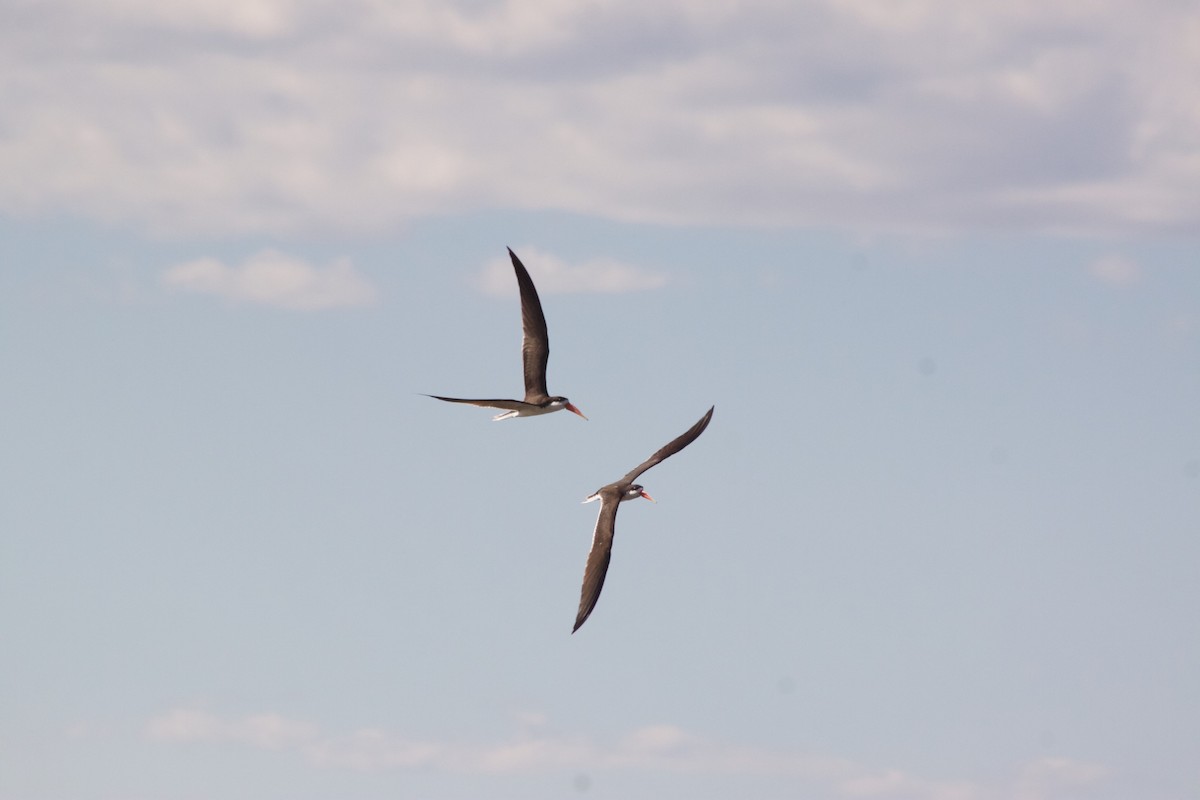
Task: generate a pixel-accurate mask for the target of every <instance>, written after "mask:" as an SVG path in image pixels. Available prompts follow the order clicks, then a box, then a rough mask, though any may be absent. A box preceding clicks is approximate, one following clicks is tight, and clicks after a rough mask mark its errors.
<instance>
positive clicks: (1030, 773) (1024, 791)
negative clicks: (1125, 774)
mask: <svg viewBox="0 0 1200 800" xmlns="http://www.w3.org/2000/svg"><path fill="white" fill-rule="evenodd" d="M1109 773H1110V770H1109V769H1108V768H1107V767H1105V766H1103V765H1101V764H1095V763H1091V762H1087V761H1076V760H1074V759H1070V758H1061V757H1052V758H1039V759H1037V760H1036V761H1033V762H1030V763H1029V764H1026V765H1025V766H1024V768H1022V770H1021V775H1020V777H1019V779H1018V781H1017V789H1016V792H1015V793H1014V795H1013V797H1014V800H1054V799H1055V798H1058V797H1063V796H1065V795H1070V796H1072V797H1075V796H1078V795H1079V793H1080V790H1081V789H1086V788H1087V787H1090V786H1095V785H1097V784H1099V783H1101V782H1102V781H1103V780H1104V779H1105V778H1107V777H1108V775H1109Z"/></svg>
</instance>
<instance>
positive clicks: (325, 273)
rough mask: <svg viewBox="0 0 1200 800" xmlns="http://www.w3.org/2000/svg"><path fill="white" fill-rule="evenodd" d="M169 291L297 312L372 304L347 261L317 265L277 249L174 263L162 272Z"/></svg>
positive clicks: (371, 294) (370, 294) (372, 296)
mask: <svg viewBox="0 0 1200 800" xmlns="http://www.w3.org/2000/svg"><path fill="white" fill-rule="evenodd" d="M162 282H163V284H164V285H166V286H169V287H171V288H173V289H180V290H184V291H189V292H198V293H201V294H211V295H215V296H217V297H221V298H224V299H226V300H230V301H234V302H242V303H255V304H259V305H266V306H277V307H279V308H290V309H294V310H299V311H311V310H317V309H325V308H337V307H343V306H361V305H368V304H370V303H373V302H375V298H376V292H375V289H374V287H372V286H371V284H370V283H368V282H367V280H366V279H365V278H363V277H362V276H361V275H360V274H358V272H356V271H355V269H354V267H353V266H351V264H350V262H349V261H348V260H341V261H336V262H334V263H333V264H330V265H329V266H327V267H317V266H313V265H311V264H307V263H305V262H304V261H301V260H299V259H296V258H292V257H290V256H287V255H284V254H283V253H280V252H279V251H277V250H263V251H261V252H259V253H256V254H255V255H253V256H250V257H249V258H247V259H246V260H245V261H243V262H242V263H241V264H239V265H236V266H230V265H227V264H225V263H223V262H221V261H218V260H217V259H214V258H201V259H197V260H195V261H188V262H185V263H183V264H177V265H175V266H173V267H171V268H169V269H168V270H166V272H164V273H163V275H162Z"/></svg>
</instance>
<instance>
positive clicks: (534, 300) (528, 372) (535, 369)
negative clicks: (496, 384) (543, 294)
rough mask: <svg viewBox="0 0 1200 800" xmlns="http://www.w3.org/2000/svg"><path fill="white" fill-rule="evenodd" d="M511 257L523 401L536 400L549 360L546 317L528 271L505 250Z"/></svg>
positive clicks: (543, 391) (540, 395)
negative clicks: (517, 304) (517, 297)
mask: <svg viewBox="0 0 1200 800" xmlns="http://www.w3.org/2000/svg"><path fill="white" fill-rule="evenodd" d="M508 255H509V256H510V257H511V258H512V264H513V271H515V272H516V273H517V285H518V286H520V287H521V328H522V330H523V331H524V333H525V335H524V338H523V340H522V342H521V358H522V360H523V361H524V364H525V399H526V400H527V401H534V399H535V398H536V399H538V400H540V399H541V398H544V397H546V396H547V395H548V394H549V392H547V391H546V362H547V361H549V360H550V335H549V333H547V331H546V316H545V314H543V313H542V302H541V301H540V300H539V299H538V293H537V289H535V288H534V286H533V280H532V279H531V278H530V277H529V272H528V271H527V270H526V269H525V265H524V264H522V263H521V259H519V258H517V254H516V253H514V252H513V251H512V248H511V247H510V248H509V249H508Z"/></svg>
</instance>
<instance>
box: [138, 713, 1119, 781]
mask: <svg viewBox="0 0 1200 800" xmlns="http://www.w3.org/2000/svg"><path fill="white" fill-rule="evenodd" d="M516 722H517V724H516V727H517V731H516V733H515V734H514V735H513V736H511V737H509V738H507V739H505V740H502V741H497V742H491V743H479V742H474V743H471V742H462V741H427V740H420V739H414V738H411V737H405V736H402V735H398V734H396V733H393V732H390V731H387V730H385V729H382V728H360V729H358V730H354V731H351V732H350V733H347V734H341V735H331V734H327V733H325V732H324V731H322V730H320V729H319V728H318V727H317V726H316V725H313V724H311V723H307V722H303V721H299V720H294V719H289V718H287V717H284V716H282V715H279V714H275V713H263V714H253V715H248V716H243V717H234V718H222V717H219V716H217V715H214V714H212V713H209V712H207V711H203V710H197V709H189V708H179V709H175V710H172V711H170V712H168V713H166V714H163V715H161V716H159V717H155V718H153V719H151V720H150V721H149V722H147V724H146V725H145V729H144V732H145V735H146V737H147V738H149V739H151V740H153V741H156V742H160V743H236V744H240V745H243V746H246V747H250V748H254V749H267V750H290V751H293V752H296V753H298V754H300V755H301V757H302V758H304V760H305V761H307V762H308V763H309V764H310V765H311V766H313V767H317V768H322V769H347V770H355V771H368V772H369V771H380V770H402V769H415V768H421V769H435V770H443V771H447V772H461V773H482V774H515V773H537V772H543V771H562V770H574V771H578V772H580V773H583V774H586V773H587V772H589V771H595V770H603V769H628V770H645V771H661V772H670V773H690V774H709V775H760V776H770V775H777V776H784V777H787V778H788V779H789V780H791V781H793V782H794V783H795V785H797V786H798V787H803V788H809V789H811V790H812V791H814V792H818V793H820V794H822V795H828V796H834V797H844V798H847V799H848V800H854V799H855V798H871V800H901V799H903V800H1001V798H1012V797H1019V798H1021V800H1049V798H1052V797H1053V796H1055V794H1054V793H1055V792H1056V791H1057V792H1061V791H1065V790H1070V791H1072V792H1074V794H1072V796H1073V797H1074V796H1078V797H1081V798H1082V797H1085V796H1086V795H1087V792H1086V790H1087V789H1089V788H1090V787H1095V786H1099V785H1100V784H1101V783H1102V782H1103V781H1104V779H1105V778H1106V777H1107V775H1108V770H1107V769H1106V768H1104V767H1103V766H1101V765H1097V764H1090V763H1085V762H1081V761H1073V760H1071V759H1067V758H1043V759H1039V760H1037V761H1035V762H1031V763H1030V764H1027V765H1024V766H1023V767H1022V768H1021V769H1019V770H1018V771H1017V773H1016V774H1015V775H1014V776H1013V777H1012V778H1011V780H1009V781H1008V782H1007V783H1005V784H1004V785H998V786H985V785H982V784H978V783H972V782H968V781H962V780H938V779H930V778H925V777H921V776H918V775H915V774H912V773H909V772H905V771H903V770H897V769H890V770H878V769H871V768H868V767H866V766H864V765H862V764H859V763H856V762H854V761H853V760H851V759H847V758H839V757H835V756H828V755H821V754H816V753H811V752H805V751H801V750H787V749H771V748H764V747H759V746H747V745H738V744H732V743H728V742H721V741H717V740H713V739H709V738H707V737H704V736H701V735H699V734H696V733H693V732H691V731H688V730H686V729H684V728H681V727H679V726H677V725H672V724H669V723H660V724H655V725H646V726H643V727H640V728H636V729H634V730H631V731H629V732H628V733H626V734H624V735H622V736H619V737H616V738H613V739H609V740H607V741H598V740H596V739H593V738H590V737H587V736H581V735H572V734H569V733H563V732H562V731H560V730H557V729H555V728H553V726H551V725H550V724H549V722H548V720H546V718H545V717H544V715H541V714H524V715H520V717H519V719H518V720H517V721H516Z"/></svg>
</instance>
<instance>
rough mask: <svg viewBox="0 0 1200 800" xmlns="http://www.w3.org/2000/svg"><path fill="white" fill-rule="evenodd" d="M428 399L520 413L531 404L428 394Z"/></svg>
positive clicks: (518, 401)
mask: <svg viewBox="0 0 1200 800" xmlns="http://www.w3.org/2000/svg"><path fill="white" fill-rule="evenodd" d="M425 396H426V397H432V398H433V399H434V400H445V401H446V402H447V403H467V404H469V405H473V406H483V407H484V408H503V409H507V410H509V411H520V410H522V409H525V408H529V403H522V402H521V401H520V400H467V399H465V398H462V397H441V396H440V395H436V394H427V395H425Z"/></svg>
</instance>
